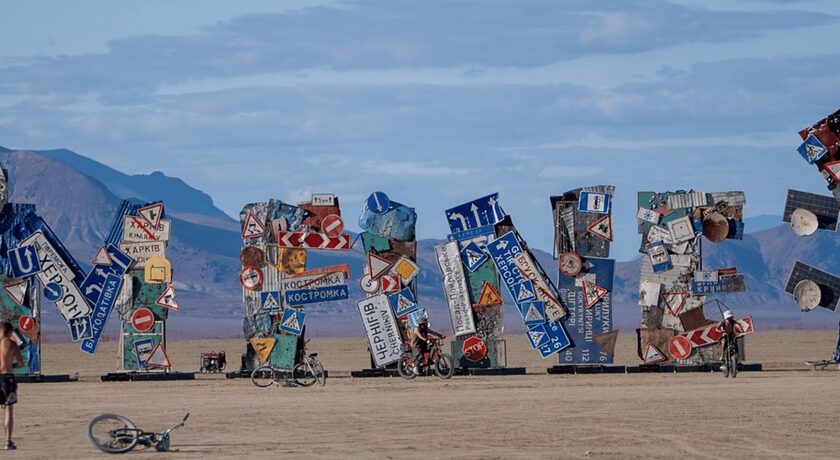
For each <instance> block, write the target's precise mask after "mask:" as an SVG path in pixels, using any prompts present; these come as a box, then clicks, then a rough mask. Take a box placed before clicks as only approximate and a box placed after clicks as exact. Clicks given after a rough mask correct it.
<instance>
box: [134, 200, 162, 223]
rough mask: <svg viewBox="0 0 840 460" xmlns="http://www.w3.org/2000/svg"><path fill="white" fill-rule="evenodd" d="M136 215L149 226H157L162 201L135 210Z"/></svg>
mask: <svg viewBox="0 0 840 460" xmlns="http://www.w3.org/2000/svg"><path fill="white" fill-rule="evenodd" d="M137 215H138V216H140V217H142V218H143V220H145V221H146V222H147V223H148V224H149V228H157V227H158V225H160V218H161V217H163V203H155V204H151V205H149V206H146V207H144V208H140V209H138V210H137Z"/></svg>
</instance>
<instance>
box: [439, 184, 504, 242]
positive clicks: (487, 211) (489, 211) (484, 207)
mask: <svg viewBox="0 0 840 460" xmlns="http://www.w3.org/2000/svg"><path fill="white" fill-rule="evenodd" d="M504 218H505V212H504V211H502V207H501V206H500V205H499V194H498V193H494V194H492V195H487V196H485V197H482V198H479V199H477V200H474V201H471V202H469V203H464V204H462V205H460V206H456V207H454V208H451V209H447V210H446V220H447V221H448V222H449V228H450V229H451V230H452V233H453V234H455V233H460V232H463V231H465V230H470V229H473V228H477V227H481V226H484V225H493V224H495V223H497V222H499V221H500V220H502V219H504Z"/></svg>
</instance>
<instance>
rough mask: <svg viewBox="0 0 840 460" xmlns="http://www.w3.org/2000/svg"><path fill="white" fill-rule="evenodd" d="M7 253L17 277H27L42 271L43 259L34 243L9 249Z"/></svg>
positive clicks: (13, 274) (14, 274)
mask: <svg viewBox="0 0 840 460" xmlns="http://www.w3.org/2000/svg"><path fill="white" fill-rule="evenodd" d="M7 255H8V258H9V265H11V267H12V276H14V277H15V278H26V277H28V276H32V275H35V274H36V273H38V272H40V271H41V259H39V258H38V248H36V247H35V245H34V244H27V245H25V246H18V247H16V248H13V249H9V252H8V253H7Z"/></svg>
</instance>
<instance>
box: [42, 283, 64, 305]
mask: <svg viewBox="0 0 840 460" xmlns="http://www.w3.org/2000/svg"><path fill="white" fill-rule="evenodd" d="M63 293H64V291H63V290H62V289H61V285H60V284H58V283H47V285H46V286H44V297H46V298H47V300H49V301H50V302H57V301H58V299H60V298H61V294H63Z"/></svg>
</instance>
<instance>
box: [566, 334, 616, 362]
mask: <svg viewBox="0 0 840 460" xmlns="http://www.w3.org/2000/svg"><path fill="white" fill-rule="evenodd" d="M592 341H593V342H595V344H596V345H598V348H600V349H601V350H602V351H603V352H604V353H606V355H607V356H610V357H613V356H615V344H616V342H618V329H613V330H611V331H609V332H604V333H603V334H598V335H593V336H592ZM575 345H577V344H575Z"/></svg>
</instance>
